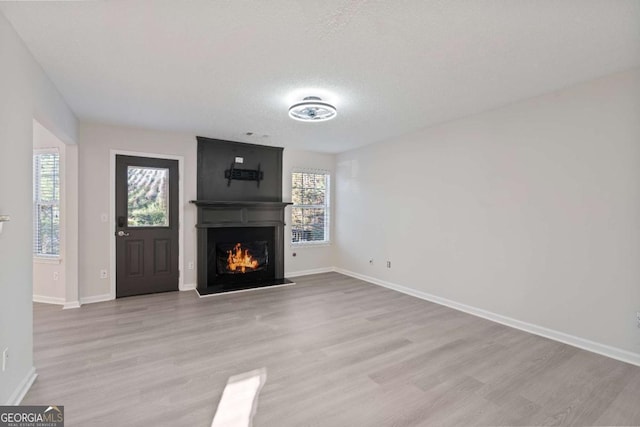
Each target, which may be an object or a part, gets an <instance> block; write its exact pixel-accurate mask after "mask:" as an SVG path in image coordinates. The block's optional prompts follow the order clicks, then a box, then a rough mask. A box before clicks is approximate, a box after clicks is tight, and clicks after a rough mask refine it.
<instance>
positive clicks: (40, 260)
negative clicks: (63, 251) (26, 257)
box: [33, 256, 62, 265]
mask: <svg viewBox="0 0 640 427" xmlns="http://www.w3.org/2000/svg"><path fill="white" fill-rule="evenodd" d="M33 262H34V264H55V265H57V264H60V263H62V258H60V257H45V256H34V257H33Z"/></svg>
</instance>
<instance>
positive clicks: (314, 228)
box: [291, 171, 329, 243]
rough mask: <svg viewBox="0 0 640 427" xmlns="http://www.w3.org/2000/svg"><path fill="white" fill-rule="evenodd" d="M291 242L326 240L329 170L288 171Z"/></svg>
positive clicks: (319, 241) (323, 241)
mask: <svg viewBox="0 0 640 427" xmlns="http://www.w3.org/2000/svg"><path fill="white" fill-rule="evenodd" d="M291 193H292V200H293V207H292V208H291V243H328V242H329V173H328V172H325V171H294V172H293V173H292V174H291Z"/></svg>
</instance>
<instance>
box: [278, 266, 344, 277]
mask: <svg viewBox="0 0 640 427" xmlns="http://www.w3.org/2000/svg"><path fill="white" fill-rule="evenodd" d="M333 271H336V268H335V267H323V268H314V269H312V270H301V271H292V272H291V273H285V277H301V276H309V275H311V274H320V273H331V272H333Z"/></svg>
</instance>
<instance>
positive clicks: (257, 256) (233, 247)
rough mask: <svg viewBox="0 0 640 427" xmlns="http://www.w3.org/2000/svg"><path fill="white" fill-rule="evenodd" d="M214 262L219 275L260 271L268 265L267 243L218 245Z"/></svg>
mask: <svg viewBox="0 0 640 427" xmlns="http://www.w3.org/2000/svg"><path fill="white" fill-rule="evenodd" d="M216 261H217V264H218V273H219V274H245V273H251V272H255V271H260V270H263V269H265V268H266V267H267V266H268V265H269V245H268V242H267V241H252V242H242V243H218V244H217V245H216Z"/></svg>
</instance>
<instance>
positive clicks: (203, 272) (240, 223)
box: [191, 137, 291, 295]
mask: <svg viewBox="0 0 640 427" xmlns="http://www.w3.org/2000/svg"><path fill="white" fill-rule="evenodd" d="M282 151H283V149H282V148H280V147H264V146H260V145H253V144H242V143H239V142H232V141H221V140H215V139H210V138H203V137H198V200H192V201H191V203H194V204H195V205H196V206H197V207H198V222H197V224H196V227H197V229H198V285H197V290H198V292H199V293H200V295H205V294H213V293H220V292H229V291H235V290H241V289H249V288H257V287H264V286H273V285H280V284H286V283H291V281H290V280H287V279H286V278H285V277H284V209H285V207H286V206H287V205H290V204H291V203H284V202H282ZM238 159H241V160H242V166H243V168H242V169H239V168H238V169H236V168H234V166H235V165H236V164H240V162H239V161H238ZM229 164H231V165H232V167H231V168H229ZM250 168H255V169H250ZM238 171H240V172H238ZM232 180H233V183H231V181H232ZM256 181H257V182H258V185H256Z"/></svg>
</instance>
